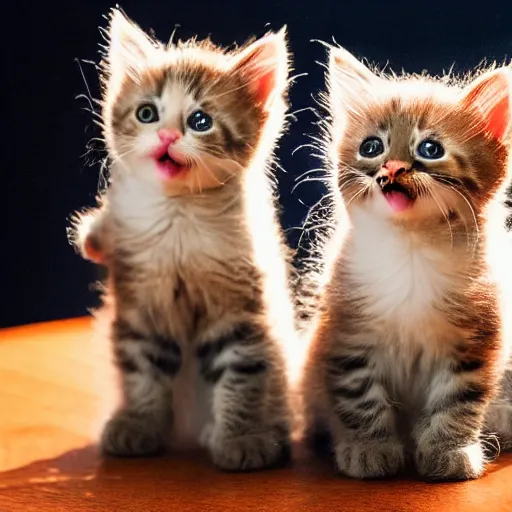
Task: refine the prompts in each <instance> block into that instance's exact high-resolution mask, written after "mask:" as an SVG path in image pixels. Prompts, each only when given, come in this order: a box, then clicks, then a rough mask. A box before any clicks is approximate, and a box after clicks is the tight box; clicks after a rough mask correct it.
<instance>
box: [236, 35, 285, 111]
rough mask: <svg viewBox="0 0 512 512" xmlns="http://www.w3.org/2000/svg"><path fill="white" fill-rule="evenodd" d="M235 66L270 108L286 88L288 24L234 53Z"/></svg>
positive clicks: (250, 87)
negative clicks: (275, 98)
mask: <svg viewBox="0 0 512 512" xmlns="http://www.w3.org/2000/svg"><path fill="white" fill-rule="evenodd" d="M233 70H234V71H235V72H238V73H241V75H242V76H243V79H244V80H245V81H246V83H247V87H248V88H249V90H250V91H251V92H252V93H253V94H254V96H255V97H256V98H257V101H258V102H259V103H262V104H263V105H264V106H265V109H266V110H269V109H270V107H271V105H272V100H273V98H274V97H276V96H280V95H282V94H283V93H284V91H285V90H286V85H287V79H288V48H287V44H286V27H283V28H282V29H281V30H280V31H279V32H277V33H275V34H268V35H266V36H264V37H262V38H261V39H258V40H257V41H255V42H254V43H252V44H250V45H249V46H247V47H246V48H245V49H244V50H242V51H241V52H240V53H239V54H238V55H236V56H235V62H234V64H233Z"/></svg>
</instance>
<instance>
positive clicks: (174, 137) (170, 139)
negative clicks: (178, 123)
mask: <svg viewBox="0 0 512 512" xmlns="http://www.w3.org/2000/svg"><path fill="white" fill-rule="evenodd" d="M181 137H183V134H182V133H181V132H180V131H179V130H176V129H174V128H172V129H171V128H163V129H162V130H158V138H159V139H160V140H161V141H162V142H164V143H165V144H169V145H170V144H174V143H175V142H177V141H178V140H180V139H181Z"/></svg>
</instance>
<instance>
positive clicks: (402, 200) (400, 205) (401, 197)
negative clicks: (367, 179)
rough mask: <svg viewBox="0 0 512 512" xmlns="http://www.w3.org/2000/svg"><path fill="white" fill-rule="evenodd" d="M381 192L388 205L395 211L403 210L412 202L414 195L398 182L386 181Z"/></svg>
mask: <svg viewBox="0 0 512 512" xmlns="http://www.w3.org/2000/svg"><path fill="white" fill-rule="evenodd" d="M382 193H383V194H384V197H385V198H386V201H387V202H388V204H389V206H391V209H392V210H393V211H395V212H403V211H404V210H407V209H409V208H410V207H411V206H412V205H413V203H414V197H413V195H412V194H411V192H410V191H409V190H407V189H406V188H405V187H404V186H403V185H400V184H398V183H396V182H395V183H388V184H387V185H385V186H384V187H383V188H382Z"/></svg>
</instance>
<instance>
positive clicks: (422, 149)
mask: <svg viewBox="0 0 512 512" xmlns="http://www.w3.org/2000/svg"><path fill="white" fill-rule="evenodd" d="M416 153H418V156H420V157H421V158H425V159H427V160H437V159H439V158H443V156H444V148H443V146H442V145H441V144H440V143H439V142H437V141H435V140H432V139H425V140H424V141H422V142H420V143H419V144H418V147H417V148H416Z"/></svg>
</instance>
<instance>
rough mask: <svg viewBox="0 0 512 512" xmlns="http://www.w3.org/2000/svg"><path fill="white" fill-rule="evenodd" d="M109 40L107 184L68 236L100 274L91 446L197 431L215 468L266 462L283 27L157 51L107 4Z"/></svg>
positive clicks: (275, 374) (286, 335)
mask: <svg viewBox="0 0 512 512" xmlns="http://www.w3.org/2000/svg"><path fill="white" fill-rule="evenodd" d="M110 40H111V43H110V49H109V54H108V56H107V60H106V64H105V71H106V75H105V101H104V110H103V122H104V130H105V136H106V141H107V146H108V149H109V153H110V157H111V162H112V164H111V180H110V185H109V188H108V190H107V192H106V194H105V195H104V197H103V198H101V202H102V206H101V209H97V210H93V211H91V212H88V213H86V214H83V215H81V216H80V218H79V221H78V228H77V242H76V243H77V245H78V247H79V248H80V250H81V251H82V253H83V254H84V255H85V256H86V257H90V258H92V259H97V260H101V261H102V262H103V263H105V264H106V266H107V267H108V270H109V283H108V296H107V297H106V302H109V303H111V309H112V310H113V316H114V321H113V323H112V328H111V338H112V344H113V352H114V358H115V361H116V364H117V367H118V369H119V372H120V377H121V383H122V389H123V398H124V400H123V403H122V404H121V407H120V408H119V410H118V411H117V412H116V414H115V415H114V416H113V418H111V419H110V421H109V422H108V423H107V425H106V426H105V429H104V432H103V436H102V447H103V449H104V451H105V452H106V453H109V454H113V455H120V456H138V455H148V454H152V453H156V452H158V451H161V450H162V449H165V448H167V447H168V446H172V447H175V448H178V447H184V446H189V445H190V444H192V445H194V444H196V443H198V442H202V443H203V444H204V445H205V446H206V447H207V448H208V449H209V451H210V453H211V455H212V458H213V461H214V463H215V464H216V465H217V466H219V467H220V468H223V469H227V470H252V469H259V468H264V467H268V466H271V465H274V464H277V463H279V462H281V461H282V460H283V459H286V458H287V457H288V455H289V434H290V411H289V404H288V398H287V392H286V389H287V383H286V372H285V362H284V359H283V348H284V345H285V344H286V343H288V342H293V337H294V318H293V309H292V306H291V300H290V297H289V292H288V289H287V282H288V272H287V264H286V261H285V250H284V243H283V241H282V236H281V233H280V229H279V226H278V223H277V221H276V219H275V213H274V197H273V194H272V187H271V183H270V182H269V178H268V177H267V169H268V166H269V162H270V160H271V155H272V150H273V147H274V145H275V142H276V140H277V138H278V136H279V135H280V133H281V131H282V128H283V122H284V114H285V110H286V101H285V100H286V89H287V74H288V53H287V49H286V42H285V38H284V33H283V32H280V33H279V34H269V35H267V36H265V38H263V39H261V40H259V41H256V42H254V43H252V44H251V45H248V46H247V47H244V48H242V49H240V50H238V51H236V52H233V53H226V52H224V51H222V50H221V49H219V48H216V47H214V46H213V45H212V44H211V43H196V42H194V41H191V42H187V43H179V44H178V45H170V46H168V47H164V46H163V45H161V44H160V43H158V42H156V41H153V40H151V39H149V38H148V37H147V36H146V35H145V34H144V33H143V32H142V31H141V30H140V29H139V28H137V27H136V26H135V25H134V24H132V23H131V22H129V21H128V20H127V19H126V18H125V17H124V16H123V15H122V14H121V13H120V12H119V11H114V12H113V16H112V20H111V26H110ZM148 99H151V101H153V102H154V104H156V105H158V108H159V109H160V110H159V112H160V119H159V121H158V122H157V123H155V124H153V125H150V124H146V125H142V124H141V123H139V122H138V121H137V118H136V116H135V111H136V108H137V106H138V105H140V104H141V103H142V102H145V101H148ZM197 108H200V109H202V110H204V111H205V112H207V113H208V114H209V115H211V117H212V118H213V128H212V129H211V130H209V131H207V132H206V133H204V134H202V133H200V134H197V133H192V132H191V130H189V129H188V128H187V126H186V118H187V116H188V115H189V113H190V112H191V111H194V110H195V109H197ZM161 128H169V129H174V130H179V131H180V133H182V138H181V139H179V141H178V142H177V143H176V144H175V146H176V148H177V151H179V152H180V155H181V157H182V158H183V159H184V160H186V161H187V164H188V169H187V171H186V172H184V173H181V174H180V175H178V176H176V177H174V178H171V179H162V177H161V176H159V175H158V173H157V171H156V168H155V163H154V161H153V160H152V159H151V158H149V157H148V156H147V155H148V153H149V152H150V150H151V147H152V146H154V145H155V144H157V143H158V137H157V129H161ZM173 148H174V146H173Z"/></svg>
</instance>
